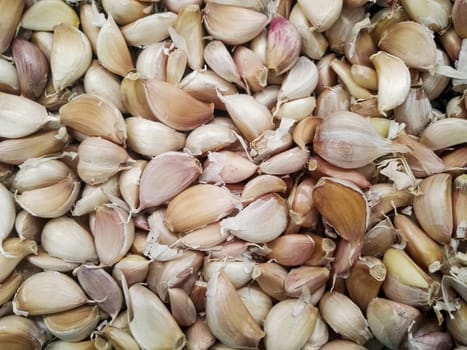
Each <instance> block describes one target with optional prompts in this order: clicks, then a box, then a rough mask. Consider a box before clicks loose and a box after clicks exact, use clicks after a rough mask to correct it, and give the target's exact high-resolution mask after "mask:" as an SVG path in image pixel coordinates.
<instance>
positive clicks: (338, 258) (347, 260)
mask: <svg viewBox="0 0 467 350" xmlns="http://www.w3.org/2000/svg"><path fill="white" fill-rule="evenodd" d="M362 248H363V240H360V241H355V242H350V241H347V240H345V239H343V238H341V239H339V240H338V241H337V244H336V254H335V259H334V261H333V263H332V268H333V272H334V276H333V277H334V279H336V278H343V279H346V278H348V276H349V272H350V269H351V268H352V266H353V265H354V264H355V263H356V262H357V260H358V258H359V257H360V255H361V251H362Z"/></svg>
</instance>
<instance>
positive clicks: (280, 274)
mask: <svg viewBox="0 0 467 350" xmlns="http://www.w3.org/2000/svg"><path fill="white" fill-rule="evenodd" d="M252 277H253V279H254V280H255V281H256V283H258V286H259V287H260V288H261V289H262V290H263V291H264V292H265V293H266V294H267V295H269V296H270V297H272V298H273V299H275V300H284V299H287V295H286V293H285V279H286V278H287V270H286V269H285V268H284V267H283V266H281V265H279V264H276V263H275V262H267V263H260V264H258V265H256V266H255V269H254V271H253V274H252Z"/></svg>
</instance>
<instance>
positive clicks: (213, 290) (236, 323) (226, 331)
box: [206, 271, 265, 348]
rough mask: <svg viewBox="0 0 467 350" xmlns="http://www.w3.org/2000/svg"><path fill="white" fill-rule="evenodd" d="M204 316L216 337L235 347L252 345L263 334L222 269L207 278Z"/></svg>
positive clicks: (254, 344) (256, 342)
mask: <svg viewBox="0 0 467 350" xmlns="http://www.w3.org/2000/svg"><path fill="white" fill-rule="evenodd" d="M223 300H228V302H227V303H226V302H223ZM206 319H207V322H208V325H209V328H210V329H211V331H212V333H213V334H214V335H215V336H216V338H217V339H219V340H221V341H222V342H223V343H224V344H226V345H228V346H232V347H235V348H238V347H240V348H254V347H256V346H258V343H259V341H260V340H261V338H263V337H264V335H265V333H264V332H263V331H262V329H261V328H260V327H259V326H258V324H257V323H256V321H255V320H254V319H253V317H252V316H251V315H250V313H249V312H248V309H247V308H246V306H245V304H243V301H242V299H241V298H240V296H239V295H238V294H237V291H236V290H235V288H234V286H233V285H232V282H230V280H229V279H228V278H227V277H226V276H225V275H224V273H223V272H222V271H220V272H218V273H216V274H215V275H214V276H213V277H212V278H211V279H210V280H209V282H208V288H207V291H206Z"/></svg>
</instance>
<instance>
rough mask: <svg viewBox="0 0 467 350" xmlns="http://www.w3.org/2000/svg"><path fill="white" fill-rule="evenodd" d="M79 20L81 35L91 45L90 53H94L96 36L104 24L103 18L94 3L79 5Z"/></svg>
mask: <svg viewBox="0 0 467 350" xmlns="http://www.w3.org/2000/svg"><path fill="white" fill-rule="evenodd" d="M79 19H80V22H81V23H80V24H81V28H82V30H83V33H84V34H86V36H87V37H88V39H89V42H90V43H91V47H92V51H93V52H94V53H96V42H97V36H98V35H99V31H100V29H101V27H102V25H103V24H104V23H105V16H104V14H103V13H100V12H99V10H98V9H97V6H96V3H95V2H92V3H90V4H89V3H85V4H84V3H82V4H80V10H79Z"/></svg>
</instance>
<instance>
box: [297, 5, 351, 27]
mask: <svg viewBox="0 0 467 350" xmlns="http://www.w3.org/2000/svg"><path fill="white" fill-rule="evenodd" d="M298 4H299V5H300V7H301V9H302V11H303V13H304V14H305V16H306V17H307V18H308V20H309V21H310V22H311V23H312V28H313V29H315V30H317V31H318V32H324V31H326V30H328V29H329V28H330V27H331V26H332V25H333V24H334V23H335V22H336V21H337V19H338V18H339V16H340V15H341V12H342V6H343V1H342V0H337V1H332V2H329V1H324V0H319V1H314V2H308V1H306V0H300V1H298Z"/></svg>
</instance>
